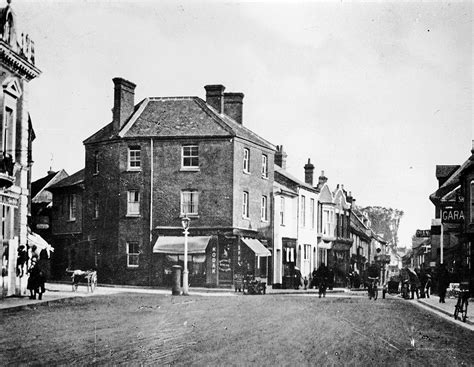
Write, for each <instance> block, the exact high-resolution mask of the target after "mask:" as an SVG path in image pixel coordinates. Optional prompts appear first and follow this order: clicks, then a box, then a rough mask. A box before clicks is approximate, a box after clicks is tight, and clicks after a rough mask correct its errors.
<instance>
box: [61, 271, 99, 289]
mask: <svg viewBox="0 0 474 367" xmlns="http://www.w3.org/2000/svg"><path fill="white" fill-rule="evenodd" d="M66 272H67V273H70V274H71V281H72V291H73V292H77V288H78V287H79V282H81V281H85V282H87V292H89V289H90V291H91V293H93V292H94V289H95V288H97V271H96V270H69V269H66Z"/></svg>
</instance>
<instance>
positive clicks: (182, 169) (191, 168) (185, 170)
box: [180, 167, 201, 172]
mask: <svg viewBox="0 0 474 367" xmlns="http://www.w3.org/2000/svg"><path fill="white" fill-rule="evenodd" d="M199 171H201V169H200V168H199V167H181V169H180V172H199Z"/></svg>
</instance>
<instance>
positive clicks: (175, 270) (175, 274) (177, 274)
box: [171, 265, 181, 296]
mask: <svg viewBox="0 0 474 367" xmlns="http://www.w3.org/2000/svg"><path fill="white" fill-rule="evenodd" d="M171 268H172V273H171V277H172V278H171V284H172V288H171V294H172V295H173V296H179V295H180V294H181V266H180V265H173V266H172V267H171Z"/></svg>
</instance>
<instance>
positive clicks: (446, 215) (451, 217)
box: [441, 206, 464, 223]
mask: <svg viewBox="0 0 474 367" xmlns="http://www.w3.org/2000/svg"><path fill="white" fill-rule="evenodd" d="M441 221H442V222H443V223H463V222H464V211H463V208H462V206H449V207H445V208H443V209H441Z"/></svg>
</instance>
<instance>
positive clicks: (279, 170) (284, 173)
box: [275, 165, 319, 193]
mask: <svg viewBox="0 0 474 367" xmlns="http://www.w3.org/2000/svg"><path fill="white" fill-rule="evenodd" d="M275 173H276V174H277V175H278V174H279V175H281V176H283V177H285V178H286V179H288V180H290V181H293V182H294V183H295V184H296V185H298V186H301V187H304V188H305V189H308V190H310V191H313V192H316V193H318V192H319V190H318V189H316V187H313V186H311V185H309V184H307V183H306V182H304V181H301V180H299V179H298V178H296V177H295V176H293V175H291V174H289V173H288V172H287V171H285V170H284V169H283V168H280V167H278V166H277V165H275ZM277 175H275V181H277Z"/></svg>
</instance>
